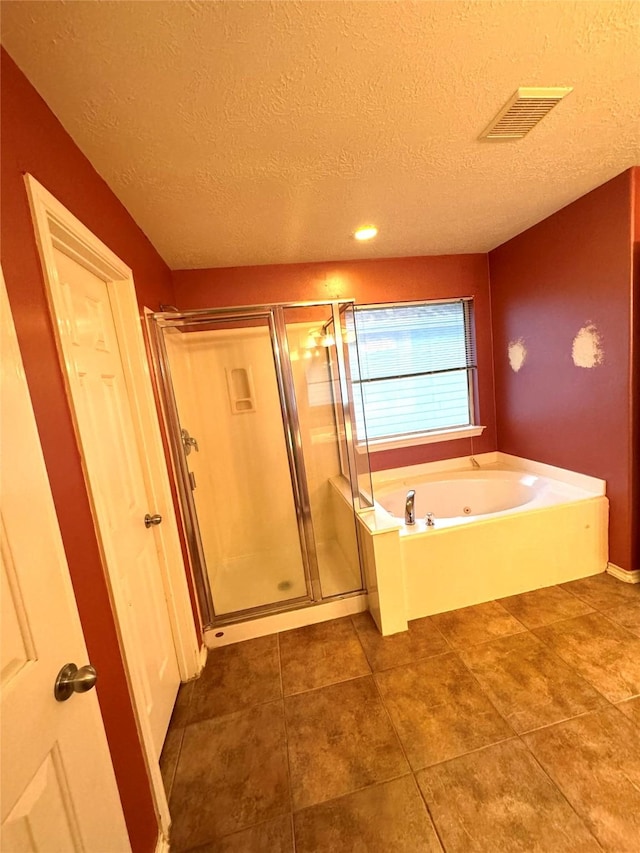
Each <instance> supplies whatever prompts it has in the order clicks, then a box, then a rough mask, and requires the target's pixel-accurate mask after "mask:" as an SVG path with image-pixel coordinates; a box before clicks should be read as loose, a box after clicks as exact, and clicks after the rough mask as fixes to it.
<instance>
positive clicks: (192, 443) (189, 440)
mask: <svg viewBox="0 0 640 853" xmlns="http://www.w3.org/2000/svg"><path fill="white" fill-rule="evenodd" d="M180 436H181V438H182V446H183V447H184V453H185V456H188V455H189V454H190V453H191V448H193V449H194V450H195V451H196V453H199V452H200V448H199V447H198V440H197V439H196V438H193V436H191V435H189V430H188V429H181V430H180Z"/></svg>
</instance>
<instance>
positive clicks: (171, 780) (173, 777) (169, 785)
mask: <svg viewBox="0 0 640 853" xmlns="http://www.w3.org/2000/svg"><path fill="white" fill-rule="evenodd" d="M185 729H186V726H182V727H181V730H180V743H179V745H178V754H177V756H176V761H175V764H174V766H173V773H172V774H171V777H170V778H169V780H168V781H167V784H166V785H165V789H166V794H167V802H168V801H169V800H171V793H172V791H173V783H174V782H175V780H176V774H177V772H178V764H179V763H180V756H181V755H182V742H183V741H184V732H185Z"/></svg>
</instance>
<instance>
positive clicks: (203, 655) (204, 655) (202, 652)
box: [198, 643, 209, 676]
mask: <svg viewBox="0 0 640 853" xmlns="http://www.w3.org/2000/svg"><path fill="white" fill-rule="evenodd" d="M208 654H209V649H208V648H207V644H206V643H203V644H202V647H201V649H200V672H199V673H198V675H199V676H200V675H201V674H202V670H203V669H204V668H205V665H206V663H207V655H208Z"/></svg>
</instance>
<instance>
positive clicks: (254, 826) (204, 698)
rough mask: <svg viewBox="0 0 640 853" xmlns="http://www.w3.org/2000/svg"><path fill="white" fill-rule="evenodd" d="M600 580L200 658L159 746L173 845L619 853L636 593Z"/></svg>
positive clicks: (630, 841) (633, 823) (627, 806)
mask: <svg viewBox="0 0 640 853" xmlns="http://www.w3.org/2000/svg"><path fill="white" fill-rule="evenodd" d="M621 587H622V588H624V589H625V590H633V595H631V593H629V592H621ZM597 589H598V598H597V600H596V599H594V598H591V603H590V604H587V603H586V602H585V601H584V600H583V598H581V597H578V596H579V595H581V596H585V597H586V595H587V594H588V592H589V590H590V587H587V586H582V587H581V586H579V585H576V586H575V588H572V585H571V584H567V585H566V587H565V588H564V589H561V588H560V587H551V588H548V589H543V590H539V591H536V592H535V593H533V592H530V593H525V594H523V595H521V596H512V597H509V598H508V599H505V600H503V601H499V602H492V603H491V607H489V608H487V607H486V605H482V606H480V607H471V608H464V609H463V610H462V611H460V612H459V613H458V614H457V615H448V620H447V622H446V623H445V622H444V621H441V622H440V624H438V620H437V619H435V618H432V617H426V618H423V619H418V620H416V621H415V622H410V623H409V631H408V632H405V633H404V634H396V635H393V636H391V637H382V636H380V634H378V633H377V631H376V629H375V626H374V625H373V622H372V619H371V617H370V616H369V615H368V614H358V615H356V616H353V617H350V618H347V619H338V620H335V621H334V622H325V623H322V624H320V625H316V626H313V631H311V630H309V628H302V629H297V630H294V631H288V632H286V633H284V634H280V635H277V636H275V637H273V638H260V639H259V640H249V641H247V642H245V643H238V644H236V645H235V646H228V647H225V648H221V649H215V650H212V651H211V653H210V655H209V660H208V662H207V667H206V670H205V675H204V676H203V677H202V678H201V679H200V680H199V681H198V682H194V683H191V684H187V685H184V686H183V688H182V689H181V691H180V694H179V697H178V702H177V704H176V709H175V712H174V717H173V719H172V723H171V727H170V730H169V736H168V738H167V741H166V744H165V749H164V752H163V755H162V762H161V767H162V771H163V777H164V779H165V784H166V786H167V790H168V792H169V797H170V809H171V814H172V818H173V826H172V831H171V842H172V847H171V849H172V851H174V853H181V851H187V850H188V851H191V853H214V851H216V852H217V851H226V853H232V851H243V853H245V851H252V853H254V851H255V853H261V851H265V853H267V851H268V853H285V851H286V853H293V851H294V849H295V850H297V851H298V853H312V852H313V853H316V851H331V853H334V851H336V853H351V851H355V850H359V851H362V853H387V851H389V850H393V851H394V853H395V851H400V853H418V851H428V852H429V853H430V851H442V850H444V851H446V853H481V852H482V853H485V851H486V853H495V851H496V850H504V851H533V850H538V851H541V853H543V852H544V853H546V851H551V850H553V851H554V853H556V851H567V853H569V851H570V853H574V851H597V850H605V851H608V853H626V851H634V853H635V851H637V849H638V848H637V839H638V837H640V827H639V824H638V815H640V782H639V781H638V778H637V774H638V772H639V771H638V768H639V767H640V752H639V751H638V750H639V748H640V747H639V744H638V731H640V729H639V725H640V654H639V653H638V652H639V649H637V648H636V645H635V644H637V643H640V638H638V637H637V636H636V635H635V634H633V633H632V632H631V631H630V630H628V629H627V628H625V627H624V626H623V625H622V624H621V622H620V621H616V619H617V620H622V619H624V620H626V621H630V619H631V617H630V616H629V612H630V611H632V610H633V609H634V608H635V606H636V601H637V602H638V604H640V588H639V587H637V586H635V587H634V586H631V585H625V584H623V583H622V582H621V581H617V580H615V579H614V578H612V577H609V576H604V577H603V578H602V579H601V580H599V581H598V585H597ZM591 592H593V590H591ZM636 593H637V595H636ZM620 595H623V596H625V598H624V601H625V603H623V604H620V603H619V596H620ZM536 599H537V601H538V603H539V612H538V613H537V614H536V612H535V607H534V602H535V601H536ZM573 602H575V604H574V603H573ZM600 607H602V608H603V609H602V610H600V609H599V608H600ZM505 616H506V617H508V618H507V619H505ZM520 617H522V619H523V621H522V622H521V621H520ZM614 617H615V618H614ZM511 620H513V621H511ZM584 620H588V622H587V623H586V627H585V623H584ZM526 622H529V623H530V624H531V628H529V627H528V625H526V624H525V623H526ZM483 625H485V629H484V630H483V629H482V626H483ZM496 626H499V628H498V629H496ZM587 628H588V632H587ZM441 629H442V630H441ZM545 632H547V633H546V634H545ZM587 633H588V636H589V637H590V639H589V648H588V655H589V658H590V660H589V665H588V666H586V665H585V660H584V657H583V656H581V654H580V649H579V643H578V642H577V640H579V641H580V642H583V641H584V640H585V637H586V636H587ZM546 639H548V642H546ZM265 640H268V642H265ZM258 660H262V661H263V663H264V670H263V673H262V676H259V675H258V674H257V667H256V661H258ZM303 661H306V663H307V666H306V670H307V671H308V672H305V667H304V666H303ZM612 678H613V684H614V685H615V686H616V689H615V690H613V691H611V690H610V686H611V683H612V682H611V679H612ZM243 679H245V680H246V691H245V694H244V696H243V695H242V690H241V689H240V687H239V685H241V684H242V682H243ZM250 680H253V681H254V682H255V683H254V684H250V683H249V681H250ZM621 685H623V686H625V689H624V690H623V689H621ZM608 691H609V692H608ZM294 845H295V848H294Z"/></svg>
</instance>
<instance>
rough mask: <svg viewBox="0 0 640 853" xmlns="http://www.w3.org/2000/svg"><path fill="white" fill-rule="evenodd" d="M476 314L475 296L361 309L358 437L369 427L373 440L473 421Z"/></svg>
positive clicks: (357, 369) (355, 369) (356, 373)
mask: <svg viewBox="0 0 640 853" xmlns="http://www.w3.org/2000/svg"><path fill="white" fill-rule="evenodd" d="M472 312H473V303H472V300H470V299H465V300H457V301H455V302H432V303H422V304H407V305H389V306H373V307H366V306H362V307H358V308H356V315H355V323H356V330H357V337H358V353H359V367H358V359H357V358H352V359H351V364H352V371H353V374H352V379H353V381H354V383H355V384H356V385H359V386H360V388H361V391H362V394H359V393H357V389H355V390H356V393H355V394H354V398H355V415H356V429H357V433H358V436H359V437H360V438H364V434H365V433H364V426H365V422H366V435H367V437H368V438H369V440H371V441H376V440H381V439H385V438H389V439H391V438H397V437H399V436H407V435H410V434H412V433H427V432H431V431H436V430H445V429H447V428H454V427H463V426H467V425H470V424H472V422H473V402H472V400H473V398H472V394H471V392H470V389H471V387H472V386H471V382H470V372H471V371H472V370H474V369H475V367H476V356H475V346H474V334H473V314H472ZM363 405H364V410H363Z"/></svg>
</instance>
